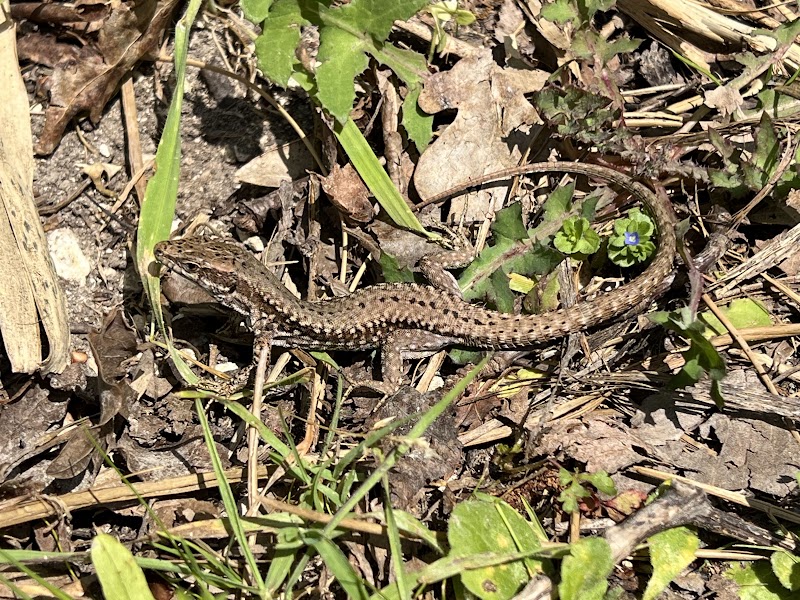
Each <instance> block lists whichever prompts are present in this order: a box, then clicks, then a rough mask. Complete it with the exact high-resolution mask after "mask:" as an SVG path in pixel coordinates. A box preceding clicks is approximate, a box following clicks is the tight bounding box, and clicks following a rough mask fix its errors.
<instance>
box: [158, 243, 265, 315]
mask: <svg viewBox="0 0 800 600" xmlns="http://www.w3.org/2000/svg"><path fill="white" fill-rule="evenodd" d="M154 252H155V255H156V258H157V259H158V261H159V262H160V263H161V264H163V265H165V266H166V267H167V268H169V269H171V270H173V271H175V272H176V273H178V274H180V275H182V276H183V277H186V278H187V279H189V280H190V281H194V282H195V283H197V284H198V285H200V287H202V288H204V289H206V290H207V291H208V292H210V293H211V294H212V295H213V296H215V297H216V298H217V299H218V300H220V299H221V298H224V297H226V296H228V295H229V294H230V293H231V292H233V291H234V290H235V289H236V286H237V283H238V282H239V281H240V280H241V277H242V276H244V275H245V274H246V273H247V272H248V267H252V265H251V263H257V264H258V261H257V260H256V259H255V258H254V257H253V256H252V255H251V254H249V253H248V252H246V251H245V250H243V249H242V248H240V247H239V246H236V245H235V244H232V243H228V242H212V241H207V240H200V239H197V238H195V239H190V238H187V239H183V240H174V241H165V242H159V243H158V244H156V246H155V249H154Z"/></svg>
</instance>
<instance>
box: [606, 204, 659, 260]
mask: <svg viewBox="0 0 800 600" xmlns="http://www.w3.org/2000/svg"><path fill="white" fill-rule="evenodd" d="M654 233H655V225H654V224H653V221H652V219H651V218H650V217H648V216H647V215H646V214H644V213H643V212H642V211H641V210H639V209H638V208H632V209H631V210H630V211H629V212H628V217H627V218H626V219H618V220H617V221H616V222H615V223H614V233H613V234H612V235H611V236H610V237H609V238H608V258H610V259H611V261H612V262H613V263H614V264H616V265H619V266H620V267H624V268H627V267H631V266H633V265H635V264H637V263H641V262H644V261H646V260H647V259H648V258H650V257H651V256H652V255H653V253H654V252H655V251H656V246H655V244H654V243H653V241H652V239H651V238H652V236H653V234H654Z"/></svg>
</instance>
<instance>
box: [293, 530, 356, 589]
mask: <svg viewBox="0 0 800 600" xmlns="http://www.w3.org/2000/svg"><path fill="white" fill-rule="evenodd" d="M303 540H304V541H305V542H306V543H307V544H308V545H309V546H313V547H314V549H315V550H316V551H317V552H318V553H319V555H320V557H321V558H322V560H323V561H325V566H327V567H328V568H329V569H330V570H331V573H333V576H334V577H335V578H336V581H337V582H338V583H339V585H341V586H342V589H343V590H344V591H345V593H346V594H347V597H348V598H364V599H366V598H368V597H369V594H368V593H367V588H366V586H365V585H364V582H363V581H362V579H361V578H360V577H359V576H358V573H356V570H355V569H354V568H353V565H351V564H350V561H348V560H347V557H346V556H345V555H344V553H343V552H342V551H341V550H340V549H339V547H338V546H337V545H336V544H334V543H333V542H332V541H331V540H330V539H328V538H326V537H324V536H323V535H322V534H321V533H319V532H315V531H309V532H307V533H306V535H304V536H303Z"/></svg>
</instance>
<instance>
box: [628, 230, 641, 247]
mask: <svg viewBox="0 0 800 600" xmlns="http://www.w3.org/2000/svg"><path fill="white" fill-rule="evenodd" d="M625 245H626V246H638V245H639V232H638V231H626V232H625Z"/></svg>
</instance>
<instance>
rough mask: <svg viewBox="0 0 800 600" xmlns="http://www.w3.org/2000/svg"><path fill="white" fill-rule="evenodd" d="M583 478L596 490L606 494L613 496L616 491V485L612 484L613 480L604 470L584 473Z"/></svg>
mask: <svg viewBox="0 0 800 600" xmlns="http://www.w3.org/2000/svg"><path fill="white" fill-rule="evenodd" d="M583 478H584V480H585V481H587V482H588V483H591V484H592V485H593V486H594V487H595V488H597V491H598V492H601V493H603V494H606V495H608V496H615V495H616V493H617V486H616V485H614V480H613V479H611V476H610V475H609V474H608V473H606V472H605V471H596V472H594V473H584V474H583Z"/></svg>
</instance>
